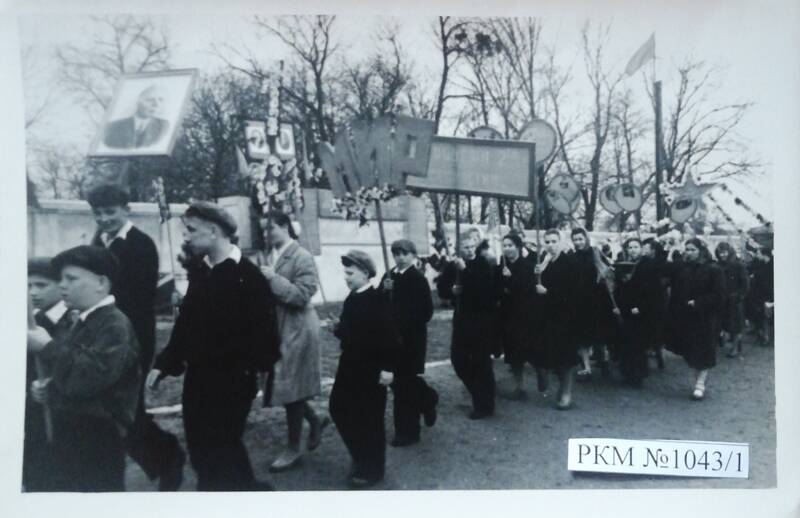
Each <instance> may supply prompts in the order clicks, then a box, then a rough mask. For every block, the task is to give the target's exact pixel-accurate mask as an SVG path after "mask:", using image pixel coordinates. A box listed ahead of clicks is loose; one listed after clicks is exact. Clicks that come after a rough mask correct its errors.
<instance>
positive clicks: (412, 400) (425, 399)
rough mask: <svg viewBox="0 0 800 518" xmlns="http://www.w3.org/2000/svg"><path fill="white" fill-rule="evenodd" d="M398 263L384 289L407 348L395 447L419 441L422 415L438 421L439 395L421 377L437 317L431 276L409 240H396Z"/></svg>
mask: <svg viewBox="0 0 800 518" xmlns="http://www.w3.org/2000/svg"><path fill="white" fill-rule="evenodd" d="M392 256H394V262H395V264H396V265H397V266H395V268H393V269H392V270H391V271H390V272H387V273H386V274H385V275H384V276H383V281H382V282H381V288H380V289H381V291H382V292H383V293H384V295H385V297H386V301H387V302H388V303H389V307H390V308H391V310H392V316H393V317H394V320H395V323H396V324H397V327H398V330H399V331H400V336H401V338H402V340H403V350H402V353H401V354H400V356H399V357H398V359H397V360H398V361H397V365H395V368H394V381H393V382H392V392H393V393H394V434H395V435H394V440H392V446H395V447H398V446H408V445H411V444H415V443H417V442H419V436H420V424H419V420H420V415H424V416H425V424H427V425H428V426H433V424H434V423H435V422H436V405H437V403H438V402H439V395H438V394H437V393H436V391H435V390H434V389H432V388H431V387H429V386H428V384H427V383H425V380H424V379H423V378H422V377H421V376H419V375H420V374H422V373H423V372H425V352H426V349H427V345H428V322H429V321H430V319H431V317H432V316H433V301H432V300H431V289H430V286H429V285H428V281H427V279H425V276H424V275H423V274H422V272H420V271H419V270H418V269H417V268H416V266H415V265H414V263H415V262H416V259H417V249H416V247H415V246H414V243H412V242H411V241H409V240H408V239H399V240H397V241H395V242H394V243H392Z"/></svg>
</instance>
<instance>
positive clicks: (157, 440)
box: [87, 185, 186, 491]
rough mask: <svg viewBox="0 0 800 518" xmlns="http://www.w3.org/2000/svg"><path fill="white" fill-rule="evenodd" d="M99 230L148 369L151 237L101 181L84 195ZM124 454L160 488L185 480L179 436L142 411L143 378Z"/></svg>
mask: <svg viewBox="0 0 800 518" xmlns="http://www.w3.org/2000/svg"><path fill="white" fill-rule="evenodd" d="M87 201H88V202H89V206H91V208H92V213H93V215H94V219H95V222H96V224H97V231H96V232H95V235H94V238H93V239H92V244H93V245H95V246H99V247H103V248H107V249H108V250H109V251H110V252H111V253H112V254H114V257H116V258H117V261H118V262H119V271H120V275H119V279H118V280H117V282H116V283H115V284H114V286H113V287H112V291H111V293H112V294H113V295H114V298H115V300H116V301H117V307H118V308H119V310H120V311H122V312H123V313H125V315H126V316H127V317H128V318H129V319H130V321H131V323H132V324H133V328H134V330H135V331H136V338H137V340H138V342H139V351H140V354H139V361H140V362H141V368H142V373H147V372H149V371H150V367H151V366H152V363H153V357H154V355H155V347H156V316H155V302H156V291H157V285H158V251H157V249H156V245H155V243H153V240H152V239H150V237H149V236H148V235H147V234H145V233H144V232H142V231H141V230H139V229H138V228H137V227H136V226H134V225H133V223H132V222H131V220H130V217H129V216H130V209H129V207H128V193H126V192H125V191H124V190H123V189H122V188H120V187H119V186H116V185H101V186H99V187H96V188H95V189H93V190H92V191H90V192H89V195H88V196H87ZM126 442H127V447H128V454H129V455H130V456H131V458H132V459H133V460H134V461H136V463H137V464H138V465H139V466H140V467H141V468H142V470H143V471H144V472H145V474H146V475H147V477H148V478H149V479H150V480H154V479H156V478H158V489H159V491H177V490H178V488H180V486H181V483H182V481H183V465H184V463H185V462H186V455H185V454H184V453H183V450H182V449H181V447H180V444H179V443H178V439H177V437H175V436H174V435H173V434H171V433H168V432H165V431H164V430H162V429H161V428H159V427H158V425H156V423H155V422H154V421H153V416H151V415H149V414H148V413H147V412H145V399H144V379H142V386H141V387H140V391H139V406H138V408H137V410H136V422H135V423H134V426H133V429H132V430H131V433H130V435H129V436H128V437H127V440H126Z"/></svg>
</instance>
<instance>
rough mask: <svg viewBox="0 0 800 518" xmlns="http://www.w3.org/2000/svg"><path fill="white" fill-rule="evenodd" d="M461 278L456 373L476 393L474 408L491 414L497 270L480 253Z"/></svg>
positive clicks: (456, 316) (453, 353) (455, 321)
mask: <svg viewBox="0 0 800 518" xmlns="http://www.w3.org/2000/svg"><path fill="white" fill-rule="evenodd" d="M460 278H461V279H460V282H461V286H462V290H463V291H462V293H461V295H459V296H457V297H456V308H455V311H454V312H453V338H452V342H451V347H450V358H451V362H452V363H453V368H454V369H455V371H456V375H457V376H458V377H459V379H460V380H461V381H462V382H463V383H464V385H465V386H466V387H467V390H468V391H469V393H470V395H471V396H472V406H473V409H474V410H475V411H476V412H478V413H483V414H491V413H493V412H494V402H495V380H494V370H493V368H492V358H491V353H492V343H493V337H492V331H493V329H494V325H493V324H494V323H495V320H494V316H495V310H496V301H497V299H496V284H495V279H494V273H493V270H492V267H491V265H490V264H489V262H488V261H487V260H486V259H484V258H483V257H481V256H476V257H475V258H474V259H470V260H469V261H467V262H466V268H465V269H464V270H463V271H461V272H460ZM455 282H456V279H455V278H454V279H453V280H452V283H453V284H455ZM449 289H450V290H452V284H451V286H450V287H449Z"/></svg>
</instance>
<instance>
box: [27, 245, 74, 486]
mask: <svg viewBox="0 0 800 518" xmlns="http://www.w3.org/2000/svg"><path fill="white" fill-rule="evenodd" d="M58 283H59V274H58V272H57V271H56V269H55V268H53V266H52V264H51V258H49V257H33V258H31V259H29V260H28V295H29V297H30V299H31V306H32V309H33V319H34V321H35V322H36V325H37V326H41V327H42V328H44V330H45V331H47V333H48V334H49V335H50V336H51V337H52V338H53V339H58V338H62V337H63V336H65V335H66V334H67V332H68V331H69V328H70V327H71V325H72V322H71V320H70V312H69V310H68V308H67V305H66V304H64V301H63V300H61V291H60V290H59V287H58ZM39 366H41V363H40V364H39ZM38 374H39V373H38V372H37V358H36V355H33V354H28V358H27V368H26V371H25V386H26V387H31V386H32V385H33V382H34V381H35V380H36V379H37V378H38V377H39V376H38ZM42 410H43V409H42V405H40V404H38V403H36V402H35V401H34V400H33V398H31V397H30V394H29V393H28V389H27V388H26V397H25V443H24V448H23V453H22V484H23V486H24V487H25V491H27V492H31V491H48V490H49V489H50V480H51V478H52V469H51V466H50V455H51V454H50V445H49V444H48V439H47V425H46V424H45V418H44V413H43V411H42Z"/></svg>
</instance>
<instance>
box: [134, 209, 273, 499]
mask: <svg viewBox="0 0 800 518" xmlns="http://www.w3.org/2000/svg"><path fill="white" fill-rule="evenodd" d="M183 224H184V226H185V230H184V241H185V244H186V247H187V249H189V250H190V251H191V253H192V254H193V255H194V256H197V257H201V258H202V259H201V261H200V262H199V264H198V265H197V266H196V267H194V268H193V269H192V272H191V276H190V279H189V288H188V290H187V292H186V296H185V297H184V299H183V302H182V303H181V307H180V314H179V315H178V318H177V319H176V321H175V327H174V328H173V329H172V336H171V337H170V340H169V343H168V344H167V346H166V347H165V348H164V350H163V351H161V353H160V354H159V355H158V357H157V358H156V361H155V364H154V368H153V370H152V371H151V372H150V374H149V376H148V380H147V384H148V386H149V387H151V388H152V389H154V390H155V389H157V387H158V383H159V382H160V380H161V379H162V378H163V377H164V376H180V375H181V374H184V373H185V375H184V378H183V424H184V428H185V430H186V444H187V447H188V450H189V459H190V461H191V463H192V466H193V468H194V470H195V471H196V472H197V489H198V490H199V491H258V490H266V489H270V486H269V485H268V484H266V483H262V482H258V481H256V479H255V476H254V474H253V468H252V466H251V464H250V459H249V457H248V454H247V450H246V448H245V446H244V442H243V436H244V428H245V423H246V421H247V415H248V413H249V412H250V406H251V404H252V401H253V399H254V398H255V396H256V392H257V390H256V376H257V372H259V371H261V372H263V371H266V370H268V369H270V368H271V367H272V366H273V365H274V363H275V362H276V361H277V360H278V358H279V356H280V348H279V345H280V344H279V338H278V329H277V323H276V320H275V306H274V301H273V297H272V293H271V292H270V289H269V284H268V283H267V280H266V279H265V278H264V276H263V275H262V274H261V271H260V270H259V269H258V267H257V266H255V265H254V264H253V263H251V262H250V261H248V260H247V259H246V258H244V257H242V251H241V250H240V249H239V248H238V247H237V246H235V245H234V244H233V243H232V242H231V240H232V239H234V238H235V234H236V222H235V221H234V219H233V218H232V217H231V215H230V214H228V213H227V212H225V210H223V209H222V208H220V207H219V206H217V205H215V204H213V203H209V202H197V203H193V204H192V205H190V206H189V208H188V209H186V212H185V213H184V215H183Z"/></svg>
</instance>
